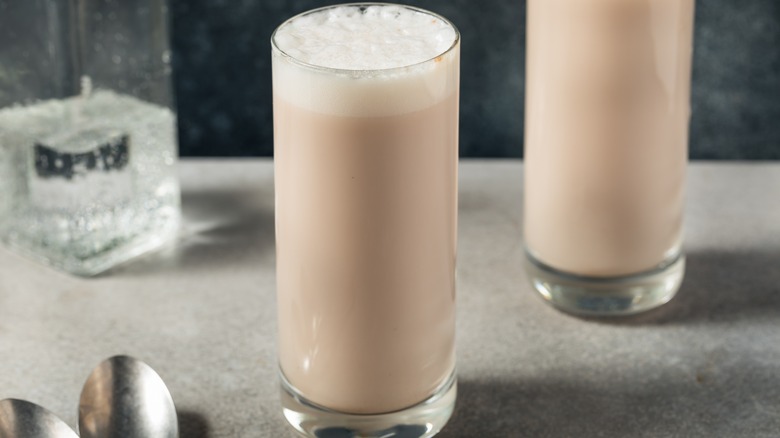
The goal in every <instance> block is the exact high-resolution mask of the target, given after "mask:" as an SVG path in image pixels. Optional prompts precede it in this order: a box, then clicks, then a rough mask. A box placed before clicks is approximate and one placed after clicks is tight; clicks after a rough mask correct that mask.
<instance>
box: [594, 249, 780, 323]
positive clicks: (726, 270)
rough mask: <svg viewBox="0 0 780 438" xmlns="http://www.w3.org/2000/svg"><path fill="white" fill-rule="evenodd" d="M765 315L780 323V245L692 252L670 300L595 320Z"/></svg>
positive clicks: (682, 320)
mask: <svg viewBox="0 0 780 438" xmlns="http://www.w3.org/2000/svg"><path fill="white" fill-rule="evenodd" d="M763 317H769V318H778V324H780V248H778V249H777V250H776V251H763V252H734V253H727V252H694V253H689V254H687V260H686V268H685V279H684V280H683V284H682V286H681V288H680V291H679V292H678V293H677V296H676V297H675V298H674V299H673V300H672V301H670V302H669V303H668V304H666V305H664V306H662V307H660V308H658V309H655V310H652V311H649V312H647V313H643V314H640V315H637V316H631V317H626V318H616V319H593V320H594V321H598V322H602V323H607V324H610V323H611V324H618V325H623V324H624V325H657V324H688V323H703V322H734V321H738V320H745V319H753V318H763ZM586 319H589V318H586Z"/></svg>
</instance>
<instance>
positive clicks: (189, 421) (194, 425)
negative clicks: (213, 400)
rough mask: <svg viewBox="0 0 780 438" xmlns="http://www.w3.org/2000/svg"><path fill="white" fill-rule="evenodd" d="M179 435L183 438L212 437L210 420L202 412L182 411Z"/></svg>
mask: <svg viewBox="0 0 780 438" xmlns="http://www.w3.org/2000/svg"><path fill="white" fill-rule="evenodd" d="M178 416H179V436H180V437H182V438H210V437H211V433H210V429H211V427H210V426H209V422H208V420H206V417H204V416H203V415H201V414H200V413H197V412H193V411H186V410H184V411H180V412H179V413H178Z"/></svg>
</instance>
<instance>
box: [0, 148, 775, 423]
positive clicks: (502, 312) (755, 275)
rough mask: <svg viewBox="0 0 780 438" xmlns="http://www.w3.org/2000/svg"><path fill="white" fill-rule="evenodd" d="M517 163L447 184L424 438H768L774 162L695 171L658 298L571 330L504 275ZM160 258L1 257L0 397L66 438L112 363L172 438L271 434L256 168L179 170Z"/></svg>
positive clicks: (516, 247) (268, 230) (519, 276)
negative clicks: (667, 279) (170, 401)
mask: <svg viewBox="0 0 780 438" xmlns="http://www.w3.org/2000/svg"><path fill="white" fill-rule="evenodd" d="M522 175H523V168H522V164H521V163H520V162H519V161H464V162H462V164H461V172H460V248H459V268H458V278H459V284H458V287H459V297H458V299H459V303H458V306H459V310H458V318H459V320H458V371H459V395H458V406H457V409H456V412H455V415H454V417H453V418H452V420H451V421H450V423H449V425H448V426H447V427H446V428H445V430H444V431H443V432H442V434H441V436H443V437H540V438H543V437H584V438H588V437H605V438H613V437H614V438H618V437H621V438H623V437H626V438H633V437H728V438H732V437H751V438H760V437H778V436H780V163H779V162H775V163H768V162H767V163H694V164H692V165H691V166H690V173H689V186H688V208H687V220H686V245H685V246H686V251H687V253H688V271H687V275H686V279H685V282H684V284H683V286H682V289H681V291H680V293H679V295H678V296H677V298H675V300H673V301H672V302H671V303H670V304H668V305H666V306H664V307H662V308H661V309H658V310H655V311H653V312H651V313H649V314H645V315H642V316H639V317H634V318H630V319H622V320H613V321H597V320H583V319H579V318H575V317H572V316H568V315H565V314H562V313H559V312H557V311H555V310H553V309H552V308H550V307H548V306H547V305H546V304H545V303H544V302H543V301H542V300H541V299H540V298H538V297H537V296H536V295H535V294H534V293H533V292H532V291H531V288H530V287H529V285H528V284H527V279H526V278H525V275H524V273H523V270H522V257H523V251H522V234H521V229H522V222H521V213H522V197H523V187H522ZM181 177H182V185H183V205H184V206H183V210H184V214H185V224H184V227H183V230H182V236H181V238H180V240H179V242H178V244H177V245H172V246H171V247H169V248H167V249H165V250H163V251H160V252H158V253H155V254H151V255H149V256H147V257H145V258H142V259H140V260H137V261H135V262H133V263H130V264H127V265H125V266H122V267H119V268H116V269H114V270H112V271H111V272H109V273H107V274H104V275H102V276H100V277H98V278H94V279H80V278H73V277H69V276H67V275H64V274H60V273H57V272H55V271H52V270H50V269H48V268H46V267H43V266H40V265H37V264H35V263H32V262H29V261H26V260H23V259H20V258H18V257H16V256H14V255H12V254H10V253H8V252H6V251H5V250H0V398H5V397H17V398H23V399H28V400H30V401H33V402H36V403H39V404H42V405H44V406H46V407H48V408H49V409H51V410H52V411H53V412H55V413H56V414H58V415H60V416H61V417H62V418H63V419H64V420H65V421H66V422H68V423H69V424H70V425H71V426H75V425H76V423H77V421H76V418H77V403H78V397H79V392H80V390H81V385H82V384H83V383H84V380H85V379H86V377H87V375H88V374H89V372H90V370H91V369H92V368H93V367H94V366H96V365H97V364H98V363H99V362H100V361H101V360H102V359H104V358H106V357H108V356H111V355H114V354H118V353H124V354H130V355H133V356H137V357H138V358H141V359H143V360H145V361H147V362H148V363H149V364H151V365H152V366H153V367H154V368H155V369H156V370H157V371H158V372H159V373H160V375H161V376H162V377H163V379H164V380H165V381H166V383H167V384H168V386H169V387H170V389H171V392H172V394H173V397H174V400H175V402H176V405H177V408H178V410H179V413H180V422H181V425H182V433H181V436H182V438H207V437H208V438H232V437H288V436H292V434H291V432H290V430H289V429H288V428H287V426H286V424H285V422H284V419H283V418H282V415H281V412H280V409H279V404H278V398H277V393H278V391H277V381H276V359H275V306H274V302H275V300H274V293H275V292H274V225H273V206H274V203H273V167H272V163H271V162H270V161H268V160H242V161H237V160H209V161H206V160H185V161H184V162H183V163H182V165H181Z"/></svg>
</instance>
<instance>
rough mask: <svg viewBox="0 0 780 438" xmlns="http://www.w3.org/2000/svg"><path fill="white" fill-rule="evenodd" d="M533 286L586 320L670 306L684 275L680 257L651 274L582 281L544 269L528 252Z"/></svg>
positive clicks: (591, 278) (555, 304)
mask: <svg viewBox="0 0 780 438" xmlns="http://www.w3.org/2000/svg"><path fill="white" fill-rule="evenodd" d="M525 269H526V272H527V273H528V276H529V279H530V280H531V284H532V285H533V286H534V288H535V289H536V291H537V292H539V294H540V295H541V296H542V297H543V298H544V299H545V300H546V301H547V302H548V303H550V304H551V305H553V306H554V307H556V308H558V309H560V310H562V311H564V312H568V313H573V314H577V315H583V316H626V315H633V314H636V313H641V312H645V311H647V310H650V309H654V308H656V307H658V306H660V305H662V304H665V303H667V302H669V301H670V300H671V299H672V298H674V295H675V294H676V293H677V290H678V289H679V288H680V284H681V283H682V280H683V276H684V274H685V257H684V256H683V255H682V254H678V255H676V256H675V257H672V258H670V259H669V260H668V261H667V262H664V263H662V264H661V265H659V266H658V268H656V269H653V270H652V271H647V272H643V273H640V274H635V275H628V276H624V277H607V278H599V277H583V276H578V275H574V274H568V273H566V272H562V271H559V270H557V269H555V268H552V267H550V266H547V265H545V264H544V263H542V262H540V261H539V260H537V259H535V258H534V257H533V256H532V255H531V254H529V253H528V252H527V251H526V263H525Z"/></svg>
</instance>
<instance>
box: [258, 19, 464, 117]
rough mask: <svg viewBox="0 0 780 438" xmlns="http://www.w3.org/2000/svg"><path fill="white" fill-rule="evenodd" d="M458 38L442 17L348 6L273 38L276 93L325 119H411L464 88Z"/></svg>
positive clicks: (288, 26) (297, 22) (291, 25)
mask: <svg viewBox="0 0 780 438" xmlns="http://www.w3.org/2000/svg"><path fill="white" fill-rule="evenodd" d="M458 43H459V35H458V32H457V30H456V29H455V28H454V27H453V26H452V24H450V23H449V22H447V21H446V20H444V19H442V18H441V17H439V16H437V15H434V14H431V13H428V12H425V11H422V10H419V9H415V8H410V7H406V6H398V5H386V4H382V5H379V4H376V5H342V6H334V7H328V8H323V9H319V10H315V11H311V12H308V13H305V14H302V15H299V16H297V17H294V18H292V19H290V20H288V21H287V22H285V23H284V24H282V25H281V26H280V27H279V29H277V31H276V32H275V33H274V36H273V46H274V66H273V69H274V93H275V94H276V95H277V97H279V98H282V99H284V100H287V101H290V102H291V103H294V104H296V105H299V106H303V107H305V108H308V109H311V110H313V111H317V112H323V113H335V114H344V115H384V114H398V113H406V112H412V111H416V110H419V109H423V108H426V107H428V106H431V105H433V104H435V103H437V102H439V101H441V100H442V99H444V98H446V97H448V96H449V95H451V94H452V93H454V92H455V91H457V87H458V68H459V57H460V54H459V44H458Z"/></svg>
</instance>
